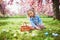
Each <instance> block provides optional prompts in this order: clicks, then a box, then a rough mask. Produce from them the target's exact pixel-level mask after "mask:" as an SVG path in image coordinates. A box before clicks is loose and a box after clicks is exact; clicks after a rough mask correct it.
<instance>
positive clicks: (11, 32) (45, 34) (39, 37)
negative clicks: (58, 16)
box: [0, 18, 60, 40]
mask: <svg viewBox="0 0 60 40" xmlns="http://www.w3.org/2000/svg"><path fill="white" fill-rule="evenodd" d="M41 19H42V20H43V22H44V25H45V26H46V29H44V30H33V31H32V32H31V33H29V32H21V31H20V26H21V25H22V24H23V22H25V21H26V22H28V24H29V23H30V22H29V20H28V19H27V18H0V40H4V39H6V40H60V21H57V20H53V18H41ZM52 33H57V34H58V35H59V36H57V37H56V36H53V35H52Z"/></svg>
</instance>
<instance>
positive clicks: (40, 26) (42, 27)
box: [38, 24, 46, 29]
mask: <svg viewBox="0 0 60 40" xmlns="http://www.w3.org/2000/svg"><path fill="white" fill-rule="evenodd" d="M38 27H39V28H40V29H45V28H46V27H45V26H44V25H43V24H40V25H39V26H38Z"/></svg>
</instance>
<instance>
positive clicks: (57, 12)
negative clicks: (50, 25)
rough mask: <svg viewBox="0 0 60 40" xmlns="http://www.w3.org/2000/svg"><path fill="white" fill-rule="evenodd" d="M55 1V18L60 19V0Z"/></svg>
mask: <svg viewBox="0 0 60 40" xmlns="http://www.w3.org/2000/svg"><path fill="white" fill-rule="evenodd" d="M52 1H53V10H54V14H55V15H54V16H55V19H57V20H60V13H59V0H52Z"/></svg>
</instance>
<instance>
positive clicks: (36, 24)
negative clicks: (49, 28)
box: [27, 10, 45, 29]
mask: <svg viewBox="0 0 60 40" xmlns="http://www.w3.org/2000/svg"><path fill="white" fill-rule="evenodd" d="M27 15H28V17H29V19H30V23H31V25H32V28H34V29H43V28H45V27H44V25H43V22H42V20H41V19H40V17H39V16H38V15H36V14H35V12H34V10H28V12H27Z"/></svg>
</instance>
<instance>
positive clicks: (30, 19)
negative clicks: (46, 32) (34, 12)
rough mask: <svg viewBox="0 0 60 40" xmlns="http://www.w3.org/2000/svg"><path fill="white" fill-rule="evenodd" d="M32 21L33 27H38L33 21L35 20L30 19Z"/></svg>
mask: <svg viewBox="0 0 60 40" xmlns="http://www.w3.org/2000/svg"><path fill="white" fill-rule="evenodd" d="M30 23H31V25H32V26H33V27H37V26H36V25H35V24H34V23H33V20H32V19H30Z"/></svg>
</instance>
